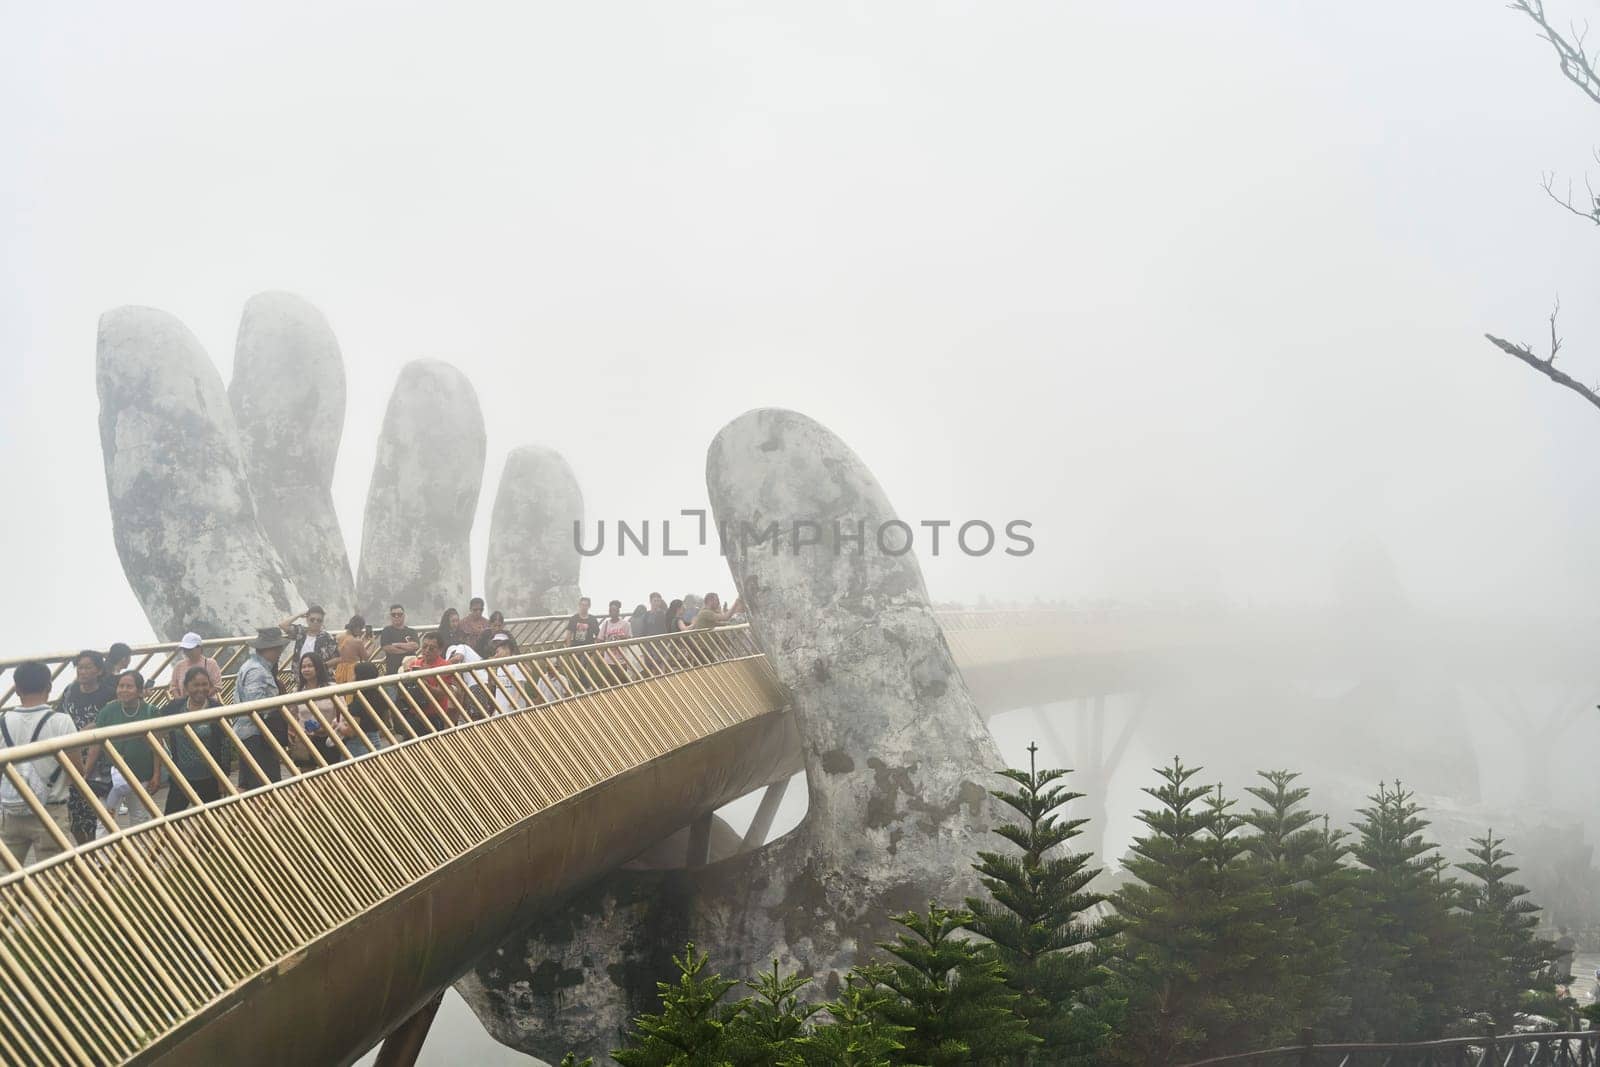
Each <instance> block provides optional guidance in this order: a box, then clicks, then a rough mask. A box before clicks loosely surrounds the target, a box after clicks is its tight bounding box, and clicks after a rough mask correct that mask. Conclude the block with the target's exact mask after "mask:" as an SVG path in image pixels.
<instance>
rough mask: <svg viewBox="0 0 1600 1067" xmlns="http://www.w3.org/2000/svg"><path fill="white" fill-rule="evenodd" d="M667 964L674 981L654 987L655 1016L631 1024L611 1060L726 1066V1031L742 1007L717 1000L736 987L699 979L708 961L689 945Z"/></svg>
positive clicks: (668, 1066)
mask: <svg viewBox="0 0 1600 1067" xmlns="http://www.w3.org/2000/svg"><path fill="white" fill-rule="evenodd" d="M672 962H673V963H674V964H676V965H677V967H678V981H677V982H676V983H673V982H657V983H656V989H657V990H659V991H660V993H661V1011H660V1012H659V1013H658V1014H655V1015H641V1016H639V1017H638V1018H637V1019H635V1020H634V1024H633V1026H634V1029H633V1033H632V1034H630V1035H629V1047H628V1048H625V1049H618V1050H617V1051H615V1052H613V1053H612V1054H611V1055H612V1057H613V1058H614V1059H616V1061H617V1062H618V1063H619V1064H621V1065H622V1067H724V1065H726V1064H728V1063H729V1062H730V1060H729V1056H728V1048H727V1044H728V1042H727V1038H728V1033H727V1031H728V1026H729V1023H730V1022H733V1021H734V1020H735V1019H737V1018H738V1016H739V1014H740V1013H741V1011H742V1010H743V1006H742V1005H740V1004H723V1003H722V998H723V997H724V996H726V995H727V993H728V990H730V989H732V988H733V987H734V986H735V985H736V984H737V983H736V982H734V981H732V980H731V979H727V978H723V977H722V976H721V975H719V974H717V973H715V972H712V973H711V974H705V973H704V972H705V970H706V965H707V964H708V963H709V962H710V957H709V956H706V955H703V954H700V953H697V952H696V951H695V947H694V943H693V942H690V943H689V944H687V945H686V946H684V951H683V955H682V956H673V957H672Z"/></svg>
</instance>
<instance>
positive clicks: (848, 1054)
mask: <svg viewBox="0 0 1600 1067" xmlns="http://www.w3.org/2000/svg"><path fill="white" fill-rule="evenodd" d="M893 999H894V995H893V994H892V993H890V992H889V991H888V990H886V989H884V988H883V987H881V986H878V985H877V983H876V982H875V981H873V980H872V978H871V977H870V976H868V975H863V974H861V973H860V972H858V971H852V972H851V973H850V974H848V975H846V976H845V987H844V990H843V991H842V992H841V993H840V994H839V998H838V999H837V1000H833V1001H830V1002H828V1003H827V1004H824V1005H823V1011H825V1012H826V1013H827V1015H828V1021H827V1022H826V1023H820V1024H818V1025H817V1026H815V1027H814V1028H813V1029H812V1030H811V1032H810V1034H808V1035H806V1036H804V1037H800V1038H797V1039H795V1041H794V1057H795V1058H794V1059H793V1061H792V1062H793V1063H794V1064H796V1065H798V1067H891V1065H892V1064H894V1063H895V1062H896V1059H895V1057H896V1055H897V1054H898V1053H900V1052H901V1051H903V1050H904V1049H905V1045H904V1044H902V1041H903V1039H904V1037H905V1034H906V1033H907V1032H908V1028H907V1027H904V1026H896V1025H894V1024H892V1023H889V1022H887V1021H886V1020H885V1018H884V1015H885V1012H886V1009H887V1008H888V1006H889V1004H890V1003H891V1002H892V1000H893ZM780 1062H786V1061H780Z"/></svg>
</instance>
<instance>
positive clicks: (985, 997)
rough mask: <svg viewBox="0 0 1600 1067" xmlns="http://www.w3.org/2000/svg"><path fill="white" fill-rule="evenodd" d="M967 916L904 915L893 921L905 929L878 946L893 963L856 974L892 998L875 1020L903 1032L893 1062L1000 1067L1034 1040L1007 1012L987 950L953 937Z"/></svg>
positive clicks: (931, 908)
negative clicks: (901, 1046) (994, 1065)
mask: <svg viewBox="0 0 1600 1067" xmlns="http://www.w3.org/2000/svg"><path fill="white" fill-rule="evenodd" d="M971 918H972V916H971V914H970V913H968V912H965V911H951V910H947V909H945V908H941V907H940V906H939V905H937V904H933V903H930V904H929V905H928V912H927V914H926V915H920V914H918V913H917V912H914V911H913V912H906V913H905V914H903V915H897V916H895V922H897V923H899V924H900V925H901V926H903V927H905V928H906V930H907V931H908V932H907V933H903V934H901V935H900V936H899V938H898V939H897V940H895V941H887V942H880V943H879V946H878V947H879V948H882V949H884V950H885V951H886V952H888V953H889V954H890V955H891V956H893V957H894V958H895V961H896V962H886V963H878V964H872V965H869V966H867V967H863V968H862V969H861V973H862V975H863V976H864V977H865V978H866V980H868V981H870V982H871V983H873V984H874V985H876V986H881V987H882V988H884V989H886V990H888V991H889V992H890V993H892V994H893V996H892V997H890V998H889V999H887V1000H886V1001H885V1002H884V1003H883V1005H882V1007H881V1008H880V1009H879V1015H880V1018H882V1019H883V1020H884V1021H886V1022H888V1023H889V1024H890V1025H893V1026H901V1027H905V1028H906V1032H905V1035H904V1037H903V1038H902V1044H904V1046H905V1048H904V1049H903V1050H901V1051H900V1052H899V1053H896V1054H895V1057H894V1062H896V1063H905V1064H918V1065H921V1067H955V1065H960V1064H989V1063H1006V1062H1008V1061H1009V1060H1010V1059H1011V1057H1013V1056H1015V1055H1016V1054H1017V1053H1019V1052H1023V1051H1025V1050H1026V1049H1028V1048H1029V1047H1031V1046H1032V1045H1034V1044H1035V1043H1036V1041H1037V1039H1036V1038H1034V1037H1033V1035H1031V1034H1030V1033H1028V1024H1027V1022H1026V1021H1024V1020H1023V1018H1022V1017H1021V1016H1019V1015H1018V1014H1017V1013H1016V1011H1015V1010H1014V1009H1015V1006H1016V1003H1017V995H1016V994H1015V993H1013V992H1011V991H1010V990H1009V989H1007V988H1006V984H1005V972H1004V970H1003V969H1002V968H1001V966H1000V961H999V960H998V959H996V958H995V954H994V949H993V947H992V946H989V945H983V944H980V943H977V942H973V941H970V940H966V939H963V938H960V937H958V936H956V935H957V933H958V932H959V931H960V930H961V928H962V927H963V926H964V925H965V924H966V923H967V922H969V921H970V920H971Z"/></svg>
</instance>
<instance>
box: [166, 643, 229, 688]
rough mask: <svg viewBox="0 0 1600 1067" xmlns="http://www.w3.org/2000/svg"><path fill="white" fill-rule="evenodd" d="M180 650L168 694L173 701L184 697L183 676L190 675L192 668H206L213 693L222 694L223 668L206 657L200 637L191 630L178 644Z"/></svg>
mask: <svg viewBox="0 0 1600 1067" xmlns="http://www.w3.org/2000/svg"><path fill="white" fill-rule="evenodd" d="M178 648H179V650H180V653H179V655H178V658H177V659H175V660H173V661H172V682H171V683H170V684H169V685H168V686H167V693H168V694H169V695H170V696H171V697H172V699H173V700H177V699H178V698H179V697H181V696H183V695H184V694H183V676H184V675H185V674H188V673H189V669H190V668H191V667H204V668H205V669H206V674H207V675H209V676H210V678H211V691H212V692H213V693H220V692H222V668H221V667H219V666H217V661H216V660H214V659H212V658H211V657H210V656H208V655H206V650H205V649H204V648H203V647H201V638H200V635H199V634H197V633H195V632H194V631H193V630H190V631H189V632H188V633H186V634H184V635H183V640H181V641H179V642H178Z"/></svg>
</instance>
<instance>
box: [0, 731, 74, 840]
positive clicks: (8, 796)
mask: <svg viewBox="0 0 1600 1067" xmlns="http://www.w3.org/2000/svg"><path fill="white" fill-rule="evenodd" d="M53 715H66V712H64V711H62V710H61V709H59V708H49V709H48V710H46V711H45V713H44V714H43V715H40V716H39V721H38V722H36V723H34V724H33V736H32V737H30V738H28V740H27V743H28V744H30V745H31V744H33V743H34V742H35V741H37V740H39V735H40V734H41V733H43V732H44V726H45V723H47V722H49V721H50V718H51V716H53ZM9 718H10V716H8V715H0V737H3V738H5V743H6V747H7V748H15V747H16V744H17V742H16V741H15V740H13V739H12V737H11V725H10V723H9V722H8V721H7V720H8V719H9ZM69 718H70V716H69ZM49 758H50V757H48V756H35V757H34V758H33V759H31V760H28V761H26V763H24V764H23V766H22V780H23V781H25V782H27V783H28V788H29V789H31V790H33V794H34V796H35V797H37V798H38V800H39V803H41V804H48V803H50V800H49V796H50V791H51V790H52V789H54V788H55V787H56V782H57V781H58V780H60V778H61V764H60V762H59V761H52V762H55V764H56V769H55V770H53V771H51V772H50V777H49V778H44V779H42V780H41V776H40V774H39V772H38V770H37V769H36V768H37V766H38V763H39V761H40V760H42V759H49ZM0 809H3V810H4V811H5V812H6V813H7V814H9V815H32V814H33V809H32V808H30V807H28V802H27V801H26V800H23V799H22V794H21V793H20V792H18V791H17V788H16V786H14V785H12V784H11V781H10V780H9V779H5V780H3V781H0Z"/></svg>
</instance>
